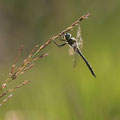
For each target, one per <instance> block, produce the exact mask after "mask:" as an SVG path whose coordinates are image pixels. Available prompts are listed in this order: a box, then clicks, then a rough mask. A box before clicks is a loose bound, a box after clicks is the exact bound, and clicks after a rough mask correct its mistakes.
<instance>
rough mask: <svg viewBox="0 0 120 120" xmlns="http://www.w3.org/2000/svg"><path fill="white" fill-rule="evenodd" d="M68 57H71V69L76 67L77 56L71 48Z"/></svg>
mask: <svg viewBox="0 0 120 120" xmlns="http://www.w3.org/2000/svg"><path fill="white" fill-rule="evenodd" d="M69 55H70V56H73V68H75V67H76V65H77V64H78V63H79V56H78V54H77V53H75V52H74V50H73V48H72V47H70V48H69Z"/></svg>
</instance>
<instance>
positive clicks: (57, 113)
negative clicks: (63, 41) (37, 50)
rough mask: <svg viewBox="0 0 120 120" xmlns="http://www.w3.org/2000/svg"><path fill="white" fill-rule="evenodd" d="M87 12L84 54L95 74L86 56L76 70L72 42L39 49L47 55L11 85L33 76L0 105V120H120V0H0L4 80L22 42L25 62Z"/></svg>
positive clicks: (0, 63) (1, 74) (0, 60)
mask: <svg viewBox="0 0 120 120" xmlns="http://www.w3.org/2000/svg"><path fill="white" fill-rule="evenodd" d="M86 13H90V14H91V16H90V17H89V19H88V20H84V21H82V22H81V29H82V37H83V40H84V49H83V53H84V55H85V57H86V58H87V59H88V61H89V62H90V64H91V65H92V67H93V68H94V70H95V73H96V75H97V78H96V79H95V78H94V77H93V76H92V75H91V73H90V72H89V70H88V68H87V66H86V65H85V63H84V62H83V60H82V59H80V62H79V64H78V66H77V67H76V68H75V69H73V68H72V65H73V64H72V57H70V56H69V55H68V46H65V47H63V48H61V49H59V48H57V47H56V46H55V45H54V44H50V45H49V46H48V47H47V48H46V49H44V50H43V51H42V52H41V54H42V53H48V54H49V56H48V57H45V58H43V59H41V60H39V61H38V62H36V66H35V67H34V68H32V69H31V70H30V71H28V72H26V73H25V74H24V76H21V77H19V78H18V79H17V80H16V81H14V82H12V83H10V84H9V85H8V87H10V88H12V87H13V86H15V85H16V84H18V83H21V81H23V80H31V83H30V84H28V85H27V86H24V87H22V88H20V89H17V90H16V92H15V96H14V97H13V98H12V99H11V100H10V101H8V102H7V103H6V104H4V105H3V106H2V107H1V108H0V120H120V71H119V70H120V46H119V45H120V1H119V0H34V1H33V0H0V83H2V82H3V80H5V79H6V78H7V76H8V73H9V70H10V68H11V65H12V63H13V60H14V58H15V56H16V53H17V50H18V48H19V47H20V46H21V44H24V46H25V48H24V51H23V54H22V58H21V60H22V59H24V58H25V57H26V56H27V55H28V53H29V51H30V50H31V49H32V48H33V47H34V46H35V45H36V44H38V43H39V44H40V45H42V44H43V43H45V42H46V41H47V40H48V39H49V38H50V37H52V36H53V35H56V34H58V33H59V32H61V31H62V30H64V29H65V28H66V27H68V26H69V25H70V24H71V23H73V22H74V21H76V20H77V19H78V18H79V17H80V16H82V15H84V14H86ZM71 33H72V34H73V36H76V28H75V29H74V30H73V31H72V32H71ZM21 60H20V61H21Z"/></svg>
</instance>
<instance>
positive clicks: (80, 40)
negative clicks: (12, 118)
mask: <svg viewBox="0 0 120 120" xmlns="http://www.w3.org/2000/svg"><path fill="white" fill-rule="evenodd" d="M76 40H77V42H78V47H80V49H83V39H82V36H81V28H80V24H79V25H78V30H77V36H76Z"/></svg>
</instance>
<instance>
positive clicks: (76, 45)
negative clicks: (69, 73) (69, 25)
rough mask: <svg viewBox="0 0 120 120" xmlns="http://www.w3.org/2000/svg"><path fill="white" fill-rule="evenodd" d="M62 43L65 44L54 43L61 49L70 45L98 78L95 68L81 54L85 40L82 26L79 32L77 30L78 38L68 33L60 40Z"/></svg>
mask: <svg viewBox="0 0 120 120" xmlns="http://www.w3.org/2000/svg"><path fill="white" fill-rule="evenodd" d="M60 41H64V43H62V44H60V45H59V44H58V43H57V42H56V41H54V43H55V45H57V46H58V47H59V48H61V47H63V46H65V45H69V46H70V48H72V50H73V51H74V53H75V54H74V55H76V54H77V55H79V56H80V57H81V58H82V59H83V60H84V62H85V63H86V65H87V67H88V69H89V70H90V72H91V74H92V75H93V76H94V77H96V75H95V73H94V71H93V68H92V67H91V65H90V64H89V62H88V61H87V59H86V58H85V57H84V55H83V54H82V52H81V49H82V48H83V39H82V37H81V29H80V25H78V30H77V36H76V38H74V37H72V35H71V34H70V33H66V34H65V35H64V39H60ZM74 64H75V59H74Z"/></svg>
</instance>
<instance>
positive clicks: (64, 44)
mask: <svg viewBox="0 0 120 120" xmlns="http://www.w3.org/2000/svg"><path fill="white" fill-rule="evenodd" d="M53 42H54V43H55V45H57V46H58V47H59V48H61V47H63V46H64V45H66V44H67V43H66V42H65V43H63V44H61V45H58V44H57V43H56V41H53Z"/></svg>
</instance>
